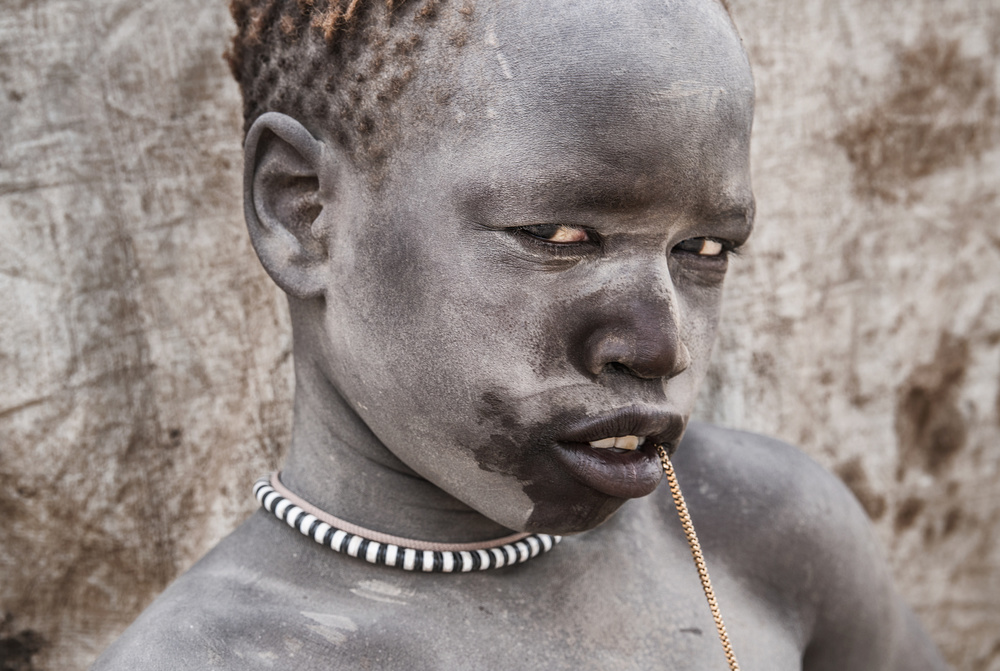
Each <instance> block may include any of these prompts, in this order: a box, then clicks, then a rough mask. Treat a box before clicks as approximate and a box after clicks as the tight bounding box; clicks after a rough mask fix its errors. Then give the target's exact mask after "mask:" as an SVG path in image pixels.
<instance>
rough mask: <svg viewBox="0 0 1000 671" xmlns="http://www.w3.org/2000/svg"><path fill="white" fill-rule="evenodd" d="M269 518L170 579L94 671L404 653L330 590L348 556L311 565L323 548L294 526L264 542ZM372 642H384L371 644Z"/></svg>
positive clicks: (287, 664) (374, 660)
mask: <svg viewBox="0 0 1000 671" xmlns="http://www.w3.org/2000/svg"><path fill="white" fill-rule="evenodd" d="M263 522H264V523H263V524H262V523H261V520H260V519H259V518H251V519H250V520H249V521H248V522H247V523H245V524H244V525H243V526H242V527H240V528H239V529H237V531H236V532H234V533H233V534H232V535H231V536H229V537H228V538H226V539H225V540H223V541H222V543H220V544H219V545H218V546H217V547H216V548H215V549H214V550H212V551H211V552H210V553H209V554H208V555H206V556H205V557H204V558H203V559H202V560H201V561H199V562H198V563H197V564H196V565H195V566H194V567H192V568H191V570H189V571H188V572H187V573H185V574H184V575H182V576H181V577H180V578H178V579H177V580H176V581H175V582H174V583H173V584H171V585H170V587H168V588H167V589H166V591H164V592H163V594H161V595H160V596H159V597H158V598H157V599H156V600H155V601H154V602H153V603H152V605H150V606H149V608H147V609H146V610H145V611H144V612H143V613H142V615H140V616H139V618H138V619H137V620H136V621H135V622H134V623H133V624H132V625H131V626H130V627H129V628H128V629H127V630H126V631H125V633H124V634H123V635H122V636H121V638H119V639H118V640H117V641H116V642H115V643H113V644H112V645H111V646H110V647H109V648H108V649H107V650H106V651H105V652H104V654H102V655H101V657H100V658H99V659H98V660H97V663H96V664H95V665H94V666H93V668H92V671H159V670H161V669H162V670H163V671H168V670H169V671H176V670H177V669H188V670H191V671H200V670H206V671H207V670H209V669H211V670H220V671H223V670H225V671H228V670H236V669H239V670H242V671H246V670H251V669H293V668H294V669H300V670H303V671H305V670H308V669H313V668H321V669H331V670H333V669H340V668H344V669H355V668H359V667H361V666H364V664H366V663H367V664H369V665H373V668H379V664H380V662H381V661H382V660H381V659H380V655H385V654H397V655H398V654H399V650H398V649H393V646H392V645H391V644H388V645H386V644H385V642H386V641H390V640H391V634H392V633H393V632H387V631H385V629H386V627H385V626H382V627H380V628H373V627H372V624H373V623H372V622H370V621H369V620H371V619H372V617H371V613H365V612H359V611H358V609H357V608H355V607H352V605H351V604H350V602H349V601H350V600H349V599H340V598H338V596H337V594H338V590H336V589H329V588H330V587H332V586H336V585H337V584H338V582H339V580H338V577H339V576H338V575H336V567H338V566H341V565H343V564H344V563H337V562H328V565H329V566H324V567H323V568H322V570H321V571H319V572H317V571H314V570H313V569H314V568H315V566H312V565H311V563H312V562H313V561H314V560H315V561H318V560H322V559H323V558H325V555H323V553H302V552H301V550H302V548H301V547H300V546H299V545H298V542H297V541H298V538H297V535H295V534H289V535H288V536H287V538H288V539H290V540H291V541H292V542H290V543H289V542H286V543H281V542H277V543H275V542H267V541H268V540H269V539H268V538H267V537H266V533H267V531H269V530H271V529H277V530H278V531H279V532H285V531H287V529H286V528H282V526H281V525H274V524H267V522H270V520H264V521H263ZM262 530H263V532H264V533H262ZM305 540H308V539H305ZM308 549H310V550H311V549H313V548H311V547H309V548H308ZM296 562H297V563H296ZM275 566H285V567H288V566H297V567H298V568H299V569H300V570H301V575H296V573H295V571H275V570H273V568H274V567H275ZM331 567H333V568H331ZM317 575H318V577H317ZM317 586H322V587H325V588H327V589H312V588H313V587H317ZM356 632H357V633H360V632H365V634H366V635H365V636H364V637H359V636H356V635H354V634H355V633H356ZM375 641H378V642H380V643H379V645H378V646H377V647H378V649H371V648H369V645H368V644H369V643H374V642H375ZM331 647H333V648H336V651H337V654H336V655H331V654H330V653H331ZM414 668H424V667H422V666H421V665H419V664H417V665H416V666H414Z"/></svg>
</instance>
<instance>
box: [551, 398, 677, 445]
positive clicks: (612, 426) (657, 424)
mask: <svg viewBox="0 0 1000 671" xmlns="http://www.w3.org/2000/svg"><path fill="white" fill-rule="evenodd" d="M684 425H685V421H684V417H683V416H682V415H679V414H677V413H673V412H666V411H662V410H656V409H652V408H646V407H643V406H639V405H631V406H626V407H624V408H618V409H617V410H612V411H611V412H607V413H603V414H601V415H596V416H593V417H586V418H584V419H581V420H579V421H577V422H574V423H572V425H571V426H569V427H568V428H567V431H566V432H565V433H564V434H562V435H561V436H560V437H559V442H563V443H589V442H591V441H594V440H601V439H602V438H610V437H612V436H638V437H640V438H641V437H643V436H645V437H646V445H650V444H652V445H663V446H664V447H666V448H667V450H668V451H670V450H671V449H672V448H673V447H674V445H675V444H676V443H677V442H678V441H679V440H680V438H681V435H682V434H683V433H684Z"/></svg>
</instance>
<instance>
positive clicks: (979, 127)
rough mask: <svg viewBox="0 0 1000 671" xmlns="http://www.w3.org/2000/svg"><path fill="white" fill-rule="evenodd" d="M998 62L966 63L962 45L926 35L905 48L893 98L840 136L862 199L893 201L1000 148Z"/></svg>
mask: <svg viewBox="0 0 1000 671" xmlns="http://www.w3.org/2000/svg"><path fill="white" fill-rule="evenodd" d="M995 67H996V66H995V64H994V62H993V60H992V59H990V58H982V59H979V58H969V57H966V56H963V55H962V53H961V49H960V45H959V41H958V40H944V39H941V38H940V37H938V36H936V35H934V34H932V33H929V32H928V33H925V34H924V35H923V37H922V38H921V39H920V40H918V41H917V43H916V44H914V45H912V46H909V47H900V48H899V49H898V51H897V53H896V55H895V71H894V72H893V73H892V74H891V75H890V76H889V78H888V81H887V82H885V83H884V84H883V86H884V87H885V88H886V90H887V91H888V93H887V94H886V95H885V96H884V97H883V98H882V100H881V101H880V102H879V103H876V104H875V105H874V106H873V107H871V108H869V109H868V110H866V111H864V112H863V113H861V114H859V115H857V116H856V117H854V118H853V119H851V121H850V122H849V123H848V124H847V125H846V126H845V127H844V128H842V129H841V130H840V132H839V133H838V134H837V136H836V141H837V143H838V144H839V145H840V146H841V147H843V148H844V150H845V151H846V152H847V157H848V159H849V160H850V161H851V163H852V164H853V166H854V188H855V190H856V191H857V193H858V194H859V195H861V196H863V197H878V198H881V199H883V200H887V201H895V200H898V199H899V198H900V196H901V195H904V194H909V193H910V190H909V189H908V187H909V186H910V185H911V183H912V182H913V181H914V180H917V179H920V178H922V177H926V176H928V175H930V174H932V173H934V172H937V171H939V170H942V169H945V168H949V167H953V166H957V165H960V164H961V163H962V162H964V161H966V160H968V159H970V158H973V157H978V156H979V155H980V154H982V152H983V151H984V150H985V149H987V148H989V147H990V146H992V145H993V144H995V143H996V141H997V138H998V135H1000V133H998V131H1000V122H998V116H997V113H998V110H1000V101H998V97H997V92H996V90H995V89H994V71H995Z"/></svg>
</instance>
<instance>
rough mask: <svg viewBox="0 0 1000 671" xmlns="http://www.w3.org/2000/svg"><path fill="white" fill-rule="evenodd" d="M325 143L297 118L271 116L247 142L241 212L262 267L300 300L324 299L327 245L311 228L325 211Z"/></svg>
mask: <svg viewBox="0 0 1000 671" xmlns="http://www.w3.org/2000/svg"><path fill="white" fill-rule="evenodd" d="M323 149H324V147H323V144H322V143H321V142H320V141H319V140H317V139H316V138H314V137H313V136H312V134H311V133H310V132H309V131H308V130H306V129H305V127H304V126H302V124H300V123H299V122H298V121H296V120H295V119H293V118H291V117H289V116H286V115H284V114H278V113H276V112H268V113H266V114H263V115H261V116H260V117H259V118H258V119H257V120H256V121H255V122H254V124H253V126H251V127H250V131H249V132H248V133H247V136H246V141H245V143H244V166H243V167H244V172H243V212H244V215H245V217H246V222H247V229H248V230H249V232H250V241H251V243H252V244H253V248H254V250H255V251H256V252H257V256H258V258H260V262H261V264H262V265H263V266H264V269H265V270H266V271H267V274H268V275H270V276H271V279H273V280H274V281H275V283H277V285H278V286H279V287H281V289H282V290H283V291H284V292H285V293H287V294H288V295H290V296H294V297H296V298H300V299H307V298H315V297H317V296H320V295H322V293H323V290H324V288H325V282H324V279H325V268H326V265H325V262H326V260H327V249H326V242H325V240H324V239H323V238H322V232H321V231H319V230H317V229H318V227H315V226H314V225H313V224H314V222H315V221H316V219H317V218H318V217H319V215H320V212H321V211H322V209H323V203H322V202H321V200H320V175H322V174H324V170H323V166H322V162H323V160H324V151H323Z"/></svg>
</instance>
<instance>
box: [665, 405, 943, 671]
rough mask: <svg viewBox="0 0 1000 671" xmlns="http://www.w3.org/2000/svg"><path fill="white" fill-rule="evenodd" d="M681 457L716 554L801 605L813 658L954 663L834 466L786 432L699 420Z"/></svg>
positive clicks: (808, 665)
mask: <svg viewBox="0 0 1000 671" xmlns="http://www.w3.org/2000/svg"><path fill="white" fill-rule="evenodd" d="M674 463H675V466H676V471H677V477H678V480H679V481H680V484H681V487H682V489H683V491H684V495H685V497H686V498H687V500H688V504H689V506H690V508H691V515H692V517H693V519H694V522H695V526H696V528H697V530H698V533H699V535H700V536H701V540H702V543H703V545H704V546H705V549H706V552H707V554H708V555H710V556H715V557H718V558H720V559H721V560H722V561H723V562H725V564H726V569H727V570H728V571H730V572H732V573H734V574H736V575H738V576H740V578H741V580H742V581H744V583H745V584H747V585H750V586H752V588H753V589H755V590H756V591H757V592H758V595H759V596H760V597H761V598H762V599H766V600H768V601H769V602H771V603H775V602H777V603H776V605H777V606H779V607H780V608H782V609H788V612H793V613H796V617H797V618H798V620H799V621H800V622H801V626H802V627H803V628H804V630H803V637H804V640H805V641H807V646H806V651H805V656H804V660H803V668H805V669H808V670H810V671H812V670H818V669H841V668H866V669H903V668H907V669H941V668H946V667H945V666H944V664H943V662H942V661H941V659H940V657H939V654H938V653H937V651H936V650H935V648H934V646H933V644H932V643H930V641H929V639H928V638H927V637H926V635H925V634H924V633H923V631H922V630H921V629H920V626H919V624H918V623H917V621H916V619H915V618H914V617H913V616H912V614H911V613H910V611H909V609H908V608H907V607H906V606H905V605H904V604H903V603H902V602H901V600H900V599H899V598H898V596H897V595H896V592H895V590H894V588H893V584H892V578H891V575H890V572H889V568H888V565H887V562H886V560H885V557H884V553H883V551H882V549H881V547H880V544H879V542H878V541H877V539H876V537H875V534H874V532H873V529H872V527H871V524H870V523H869V520H868V518H867V516H866V515H865V513H864V510H863V509H862V508H861V505H860V504H859V503H858V501H857V500H856V499H855V498H854V495H853V494H852V493H851V492H850V490H848V489H847V487H846V486H844V484H843V483H841V482H840V480H839V479H838V478H836V477H835V476H834V475H833V474H831V473H830V472H829V471H827V470H826V469H824V468H823V467H822V466H821V465H819V464H818V463H816V462H815V461H814V460H812V459H811V458H809V457H808V456H807V455H806V454H804V453H803V452H802V451H801V450H799V449H797V448H795V447H793V446H791V445H789V444H787V443H784V442H782V441H779V440H776V439H774V438H768V437H766V436H761V435H757V434H753V433H748V432H744V431H734V430H731V429H725V428H721V427H717V426H713V425H709V424H703V423H696V422H693V423H692V424H691V426H690V427H689V430H688V433H687V434H686V436H685V438H684V441H683V443H682V444H681V447H680V448H679V450H678V452H677V454H676V456H675V458H674Z"/></svg>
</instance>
